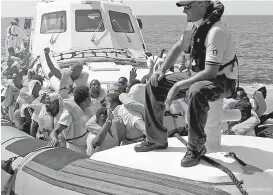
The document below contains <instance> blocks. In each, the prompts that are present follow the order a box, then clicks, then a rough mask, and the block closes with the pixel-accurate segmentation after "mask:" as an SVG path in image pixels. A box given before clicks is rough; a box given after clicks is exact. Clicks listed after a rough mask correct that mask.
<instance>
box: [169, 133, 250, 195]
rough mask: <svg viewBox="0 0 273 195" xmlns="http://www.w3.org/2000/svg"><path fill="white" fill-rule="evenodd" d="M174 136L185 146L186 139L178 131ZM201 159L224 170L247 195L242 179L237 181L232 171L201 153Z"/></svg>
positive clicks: (243, 194)
mask: <svg viewBox="0 0 273 195" xmlns="http://www.w3.org/2000/svg"><path fill="white" fill-rule="evenodd" d="M174 136H175V137H176V138H177V139H178V140H179V141H181V142H182V143H183V144H184V145H185V146H187V141H186V140H185V139H183V138H182V137H181V136H180V135H179V134H178V133H175V134H174ZM201 159H203V160H204V161H206V162H207V163H209V164H211V165H212V166H214V167H216V168H218V169H220V170H221V171H223V172H225V173H226V174H227V175H228V176H229V177H230V179H231V180H232V182H233V183H234V184H235V186H236V187H237V188H238V190H239V191H240V192H241V194H242V195H248V193H247V191H246V190H245V189H244V188H243V186H242V184H243V183H244V182H243V181H239V180H238V179H237V177H236V176H235V175H234V173H232V171H231V170H230V169H229V168H227V167H225V166H224V165H222V164H220V163H218V162H216V161H215V160H213V159H211V158H209V157H207V156H205V155H203V156H201Z"/></svg>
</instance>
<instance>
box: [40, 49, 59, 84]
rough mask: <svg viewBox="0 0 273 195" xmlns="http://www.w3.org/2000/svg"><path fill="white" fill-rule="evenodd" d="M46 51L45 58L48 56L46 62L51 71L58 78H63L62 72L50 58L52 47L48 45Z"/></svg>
mask: <svg viewBox="0 0 273 195" xmlns="http://www.w3.org/2000/svg"><path fill="white" fill-rule="evenodd" d="M44 52H45V58H46V63H47V65H48V67H49V69H50V71H51V73H52V74H53V75H54V76H55V77H57V78H58V79H60V80H61V78H62V73H61V71H60V70H59V69H57V68H56V67H55V66H54V64H53V63H52V61H51V59H50V56H49V52H50V49H49V48H48V47H47V48H45V49H44Z"/></svg>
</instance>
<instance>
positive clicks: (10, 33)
mask: <svg viewBox="0 0 273 195" xmlns="http://www.w3.org/2000/svg"><path fill="white" fill-rule="evenodd" d="M13 26H15V25H11V26H10V27H9V29H8V38H10V37H11V36H12V37H18V34H13V33H12V32H11V29H12V27H13Z"/></svg>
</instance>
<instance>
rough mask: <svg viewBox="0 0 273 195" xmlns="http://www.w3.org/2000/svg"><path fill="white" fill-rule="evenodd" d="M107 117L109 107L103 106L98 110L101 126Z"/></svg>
mask: <svg viewBox="0 0 273 195" xmlns="http://www.w3.org/2000/svg"><path fill="white" fill-rule="evenodd" d="M106 119H107V108H105V107H102V108H100V109H98V111H97V112H96V121H97V123H98V124H99V125H100V126H103V125H104V123H105V122H106Z"/></svg>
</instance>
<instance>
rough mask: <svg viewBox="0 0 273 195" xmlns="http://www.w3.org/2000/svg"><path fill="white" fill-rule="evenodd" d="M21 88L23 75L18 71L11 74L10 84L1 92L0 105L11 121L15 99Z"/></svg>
mask: <svg viewBox="0 0 273 195" xmlns="http://www.w3.org/2000/svg"><path fill="white" fill-rule="evenodd" d="M22 88H23V76H22V74H20V73H15V74H13V75H12V84H11V85H8V86H7V87H6V88H5V89H4V90H3V92H2V98H1V106H2V107H3V109H5V110H6V111H7V113H8V115H9V119H10V120H11V121H12V122H13V114H14V109H15V105H16V100H17V98H18V96H19V93H20V90H21V89H22Z"/></svg>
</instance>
